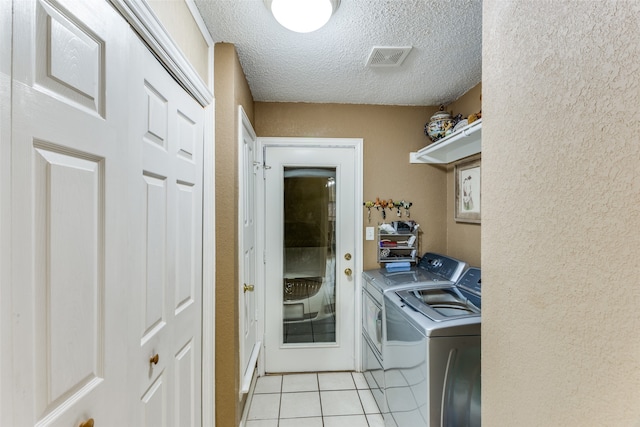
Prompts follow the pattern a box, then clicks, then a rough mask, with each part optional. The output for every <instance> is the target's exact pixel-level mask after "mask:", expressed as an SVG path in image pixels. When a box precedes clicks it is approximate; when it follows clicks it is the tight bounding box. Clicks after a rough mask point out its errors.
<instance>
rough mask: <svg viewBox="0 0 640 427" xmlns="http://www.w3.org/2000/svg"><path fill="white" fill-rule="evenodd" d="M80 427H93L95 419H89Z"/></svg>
mask: <svg viewBox="0 0 640 427" xmlns="http://www.w3.org/2000/svg"><path fill="white" fill-rule="evenodd" d="M78 427H93V418H89V419H88V420H86V421H84V422H81V423H80V425H79V426H78Z"/></svg>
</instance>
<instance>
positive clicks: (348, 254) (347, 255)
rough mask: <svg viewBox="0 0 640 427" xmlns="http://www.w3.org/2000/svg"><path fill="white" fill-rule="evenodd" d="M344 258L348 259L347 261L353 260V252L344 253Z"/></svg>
mask: <svg viewBox="0 0 640 427" xmlns="http://www.w3.org/2000/svg"><path fill="white" fill-rule="evenodd" d="M344 259H346V260H347V261H351V254H350V253H348V252H347V253H346V254H344Z"/></svg>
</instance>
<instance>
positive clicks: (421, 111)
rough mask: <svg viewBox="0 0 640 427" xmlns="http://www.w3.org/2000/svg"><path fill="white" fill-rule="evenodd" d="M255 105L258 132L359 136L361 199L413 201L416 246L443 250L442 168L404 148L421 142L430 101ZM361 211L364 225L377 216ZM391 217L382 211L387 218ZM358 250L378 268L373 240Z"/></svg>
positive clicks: (367, 265)
mask: <svg viewBox="0 0 640 427" xmlns="http://www.w3.org/2000/svg"><path fill="white" fill-rule="evenodd" d="M255 109H256V110H255V117H256V121H255V130H256V134H257V135H258V136H261V137H268V136H284V137H287V136H298V137H323V138H325V137H326V138H329V137H330V138H363V139H364V189H363V196H364V200H375V198H376V197H380V198H381V199H394V200H403V199H404V200H407V201H411V202H413V207H412V209H411V219H414V220H415V221H417V222H418V223H419V224H420V226H421V229H422V234H421V236H420V239H421V240H420V244H421V247H420V252H421V253H424V252H425V251H426V250H431V251H437V252H445V251H446V238H447V237H446V219H445V214H446V209H445V208H444V204H445V203H446V199H447V195H446V170H445V168H443V167H434V166H427V165H423V164H409V153H410V152H411V151H417V150H418V149H420V148H422V147H424V146H425V145H426V144H427V137H426V136H425V135H424V133H423V128H424V124H425V123H426V122H427V121H428V119H429V117H431V115H432V114H433V113H434V112H435V111H436V110H437V109H436V108H435V107H393V106H375V105H347V104H304V103H264V102H256V104H255ZM362 215H363V225H364V227H367V226H377V224H378V223H379V222H382V217H381V215H380V213H379V212H378V211H376V210H375V209H374V210H372V212H371V222H370V223H369V222H368V221H367V212H366V209H365V208H364V207H363V208H362ZM396 218H397V217H396V216H395V214H389V212H387V222H389V221H393V220H395V219H396ZM403 218H404V216H403ZM364 252H365V254H364V260H363V265H364V268H365V269H371V268H378V267H379V265H378V263H377V258H376V243H375V241H365V242H364Z"/></svg>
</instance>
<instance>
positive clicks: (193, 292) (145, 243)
mask: <svg viewBox="0 0 640 427" xmlns="http://www.w3.org/2000/svg"><path fill="white" fill-rule="evenodd" d="M130 48H131V49H132V55H131V65H132V70H131V79H132V80H131V82H132V84H131V89H130V92H129V96H130V100H129V119H130V121H131V123H130V129H131V133H130V135H129V141H130V143H131V144H132V145H133V146H134V147H136V149H135V150H134V153H133V164H135V165H136V167H135V168H134V169H132V170H131V171H130V172H131V174H130V176H129V177H128V178H129V181H130V183H131V184H132V188H133V190H134V191H132V193H131V194H132V195H133V199H132V200H131V204H132V205H133V207H134V212H135V215H134V216H133V217H132V218H131V221H132V222H133V224H134V225H135V226H134V230H132V233H133V234H132V236H135V244H134V247H135V251H134V252H135V254H134V258H133V259H134V260H135V276H134V277H135V280H134V283H135V286H134V287H133V288H132V290H131V292H130V296H131V297H132V298H133V301H135V303H134V304H133V312H132V313H131V316H132V317H133V318H135V322H134V323H131V325H132V326H133V325H135V327H133V328H132V329H133V331H132V332H133V333H134V334H135V337H134V341H133V342H132V343H131V347H132V348H136V351H135V354H134V355H133V356H134V357H133V360H134V361H135V363H134V365H133V369H134V371H135V373H134V374H135V375H134V377H135V386H136V387H137V390H138V398H139V399H140V402H141V406H140V408H139V409H140V412H141V413H140V415H141V416H142V420H143V422H142V423H141V424H140V425H144V426H147V427H171V426H181V427H182V426H184V427H192V426H199V425H200V394H201V374H200V373H201V363H200V360H201V331H202V328H201V318H202V275H201V272H202V255H201V254H202V160H203V159H202V151H203V150H202V149H203V146H202V143H203V110H202V108H201V107H200V105H199V104H198V103H197V102H196V101H195V100H194V99H193V98H191V97H190V96H189V95H188V94H187V93H186V92H185V91H184V90H183V89H182V88H181V87H180V86H179V85H178V84H177V83H176V82H175V81H174V80H173V79H172V78H171V76H169V75H168V74H167V72H166V70H165V69H164V68H163V67H162V66H161V65H160V64H159V63H158V62H157V61H156V60H155V58H154V57H153V55H152V54H151V53H150V52H149V51H148V50H147V49H146V47H145V46H144V45H143V44H142V42H141V41H139V40H138V39H137V38H135V37H132V42H131V43H130Z"/></svg>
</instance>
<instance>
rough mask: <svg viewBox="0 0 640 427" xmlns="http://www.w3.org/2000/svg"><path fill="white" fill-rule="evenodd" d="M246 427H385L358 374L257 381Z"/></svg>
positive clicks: (282, 377)
mask: <svg viewBox="0 0 640 427" xmlns="http://www.w3.org/2000/svg"><path fill="white" fill-rule="evenodd" d="M246 427H384V421H383V419H382V415H380V411H379V409H378V406H377V405H376V402H375V400H374V399H373V395H372V394H371V391H369V388H368V387H367V383H366V381H365V379H364V376H363V375H362V374H361V373H358V372H326V373H325V372H321V373H317V374H316V373H313V374H291V375H268V376H265V377H260V378H258V382H257V383H256V388H255V391H254V393H253V398H252V400H251V403H250V407H249V415H248V418H247V424H246Z"/></svg>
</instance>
